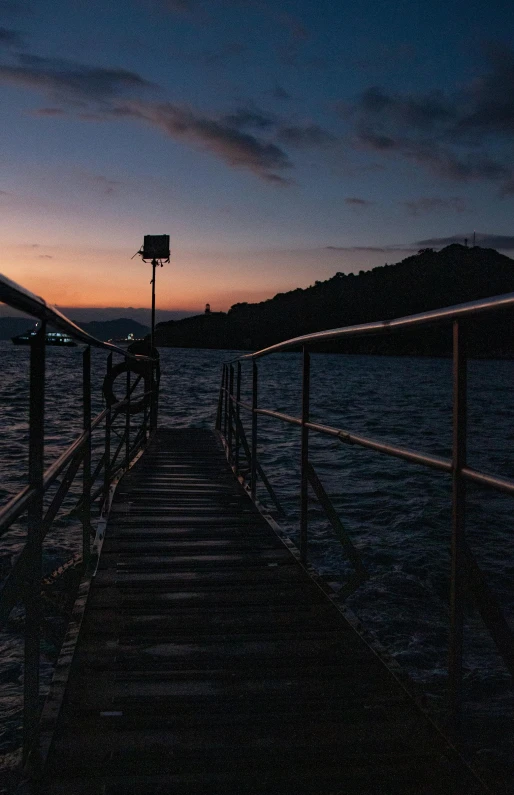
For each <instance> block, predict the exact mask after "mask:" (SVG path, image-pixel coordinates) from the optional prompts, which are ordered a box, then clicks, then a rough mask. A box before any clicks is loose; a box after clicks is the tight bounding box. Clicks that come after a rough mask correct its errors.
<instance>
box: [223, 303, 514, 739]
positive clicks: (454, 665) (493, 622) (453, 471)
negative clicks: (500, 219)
mask: <svg viewBox="0 0 514 795" xmlns="http://www.w3.org/2000/svg"><path fill="white" fill-rule="evenodd" d="M513 307H514V293H507V294H504V295H499V296H492V297H490V298H485V299H482V300H479V301H470V302H468V303H463V304H458V305H456V306H449V307H445V308H441V309H435V310H432V311H428V312H422V313H420V314H416V315H409V316H406V317H401V318H396V319H394V320H387V321H376V322H372V323H363V324H359V325H354V326H346V327H343V328H338V329H328V330H326V331H319V332H315V333H313V334H304V335H302V336H299V337H294V338H292V339H289V340H284V341H283V342H280V343H277V344H276V345H271V346H269V347H267V348H263V349H261V350H258V351H256V352H254V353H249V354H244V355H242V356H238V357H236V358H234V359H232V360H231V361H228V362H225V363H224V364H223V368H222V375H221V384H220V391H219V397H218V411H217V417H216V428H217V430H218V432H219V433H220V435H221V437H222V441H223V444H224V445H225V449H226V452H227V458H228V460H229V462H230V464H231V465H232V467H233V469H234V472H235V474H236V475H237V476H238V477H239V478H240V480H241V482H242V483H243V484H244V486H245V488H246V489H247V491H248V492H249V493H250V495H251V497H252V499H253V500H254V502H255V501H256V499H257V479H258V477H259V478H260V480H261V481H262V484H263V486H265V488H266V489H267V491H268V494H269V496H270V498H271V500H272V501H273V503H274V504H275V506H276V508H277V511H278V512H279V513H280V512H281V510H282V509H281V507H280V503H279V500H278V498H277V495H276V494H275V492H274V490H273V487H272V485H271V484H270V482H269V480H268V478H267V477H266V475H265V473H264V472H263V469H262V466H261V465H260V463H259V461H258V429H257V420H258V417H259V416H263V417H267V418H269V419H274V420H279V421H281V422H285V423H288V424H290V425H293V426H296V427H298V428H299V430H300V432H301V440H300V453H301V454H300V484H299V485H300V489H299V495H300V523H299V524H300V526H299V530H300V533H299V558H300V562H301V563H302V564H304V565H307V563H308V554H307V553H308V514H309V494H310V491H311V490H312V492H313V493H314V495H315V497H316V499H317V500H318V502H319V505H320V507H321V509H322V511H323V513H324V515H325V518H326V519H327V520H328V522H329V524H330V526H331V527H332V529H333V531H334V532H335V535H336V537H338V538H339V540H340V542H341V544H342V545H343V547H344V549H345V551H346V555H347V558H348V560H349V562H350V563H351V564H352V566H353V574H351V575H350V576H349V577H348V579H347V581H346V582H345V583H343V586H342V590H341V594H343V595H344V596H347V595H348V594H351V593H353V592H354V591H355V589H356V588H358V587H359V585H360V584H361V583H362V582H363V581H364V579H366V577H368V576H369V573H368V572H367V570H366V568H365V566H364V564H363V562H362V559H361V557H360V553H359V549H358V548H357V547H356V546H355V545H354V544H353V541H352V539H351V538H350V536H349V535H348V533H346V531H345V529H344V527H343V524H342V522H341V520H340V518H339V515H338V512H337V511H336V509H335V507H334V505H333V503H332V501H331V499H330V497H329V495H328V493H327V492H326V490H325V488H324V486H323V484H322V482H321V480H320V478H319V477H318V475H317V473H316V470H315V468H314V466H313V464H312V461H311V460H310V456H309V435H310V433H312V432H316V433H319V434H322V435H326V436H330V437H332V438H336V439H338V441H340V442H342V443H344V444H351V445H357V446H359V447H363V448H368V449H371V450H374V451H376V452H379V453H382V454H386V455H389V456H393V457H395V458H400V459H403V460H405V461H409V462H411V463H413V464H419V465H422V466H425V467H429V468H432V469H436V470H439V471H443V472H446V473H447V474H449V475H450V477H451V483H452V492H451V493H452V497H451V501H452V502H451V504H452V519H451V556H450V557H451V567H450V622H449V624H450V626H449V655H448V708H449V716H450V721H451V723H452V726H453V728H457V727H458V725H459V723H460V720H461V716H462V691H463V681H464V677H463V671H464V669H463V649H464V623H465V622H464V619H465V606H466V599H467V598H468V595H469V596H471V597H472V598H473V602H474V604H475V606H476V608H477V610H478V612H479V613H480V615H481V617H482V619H483V621H484V624H485V626H486V628H487V630H488V632H489V634H490V636H491V638H492V640H493V641H494V643H495V645H496V648H497V650H498V652H499V654H500V655H501V657H502V659H503V661H504V662H505V664H506V666H507V668H508V670H509V671H510V673H511V675H512V676H513V677H514V631H513V629H512V628H511V627H510V625H509V623H508V621H507V619H506V618H505V615H504V614H503V611H502V606H501V603H500V601H499V600H498V598H497V596H496V594H495V593H494V591H493V590H491V589H490V588H489V586H488V584H487V577H486V576H485V575H484V573H483V572H482V570H481V569H480V567H479V565H478V563H477V561H476V560H475V557H474V555H473V552H472V550H471V547H470V545H469V544H468V542H467V538H466V522H465V514H466V487H467V484H468V483H469V482H471V483H474V484H476V485H478V486H484V487H486V488H491V489H494V490H496V491H499V492H503V493H505V494H509V495H510V496H511V497H513V496H514V479H513V478H506V477H499V476H497V475H493V474H487V473H485V472H481V471H478V470H475V469H472V468H471V467H469V466H468V465H467V461H466V446H467V444H466V443H467V360H468V351H467V348H468V342H469V339H468V338H469V331H470V329H469V328H467V327H466V322H462V321H466V320H467V319H468V318H471V317H474V316H476V315H479V314H484V313H486V312H494V311H498V310H502V309H507V308H513ZM443 323H444V324H451V325H452V327H453V328H452V350H453V373H452V379H453V388H452V393H453V398H452V404H453V405H452V416H453V419H452V456H451V458H441V457H439V456H433V455H429V454H427V453H425V452H422V451H418V450H410V449H406V448H403V447H399V446H398V445H395V444H391V443H389V442H385V441H378V440H376V439H370V438H368V437H365V436H362V435H361V434H356V433H353V432H351V431H347V430H343V429H341V428H335V427H332V426H330V425H325V424H321V423H319V422H313V421H312V418H311V416H310V382H311V377H310V368H311V365H310V360H311V356H310V352H309V345H312V344H315V343H319V342H323V341H327V340H335V339H341V338H343V337H358V336H364V335H371V334H384V333H391V332H395V331H397V330H402V329H405V330H410V329H415V328H417V327H418V326H427V325H429V324H431V325H439V324H443ZM292 348H295V349H298V348H300V349H301V350H302V367H303V371H302V382H301V384H302V386H301V416H298V417H293V416H291V415H290V414H286V413H284V412H281V411H275V410H273V409H269V408H264V407H262V406H260V405H259V404H258V400H257V397H258V390H259V386H258V384H259V380H258V363H257V361H256V360H257V359H259V358H261V357H264V356H268V355H270V354H273V353H278V352H281V351H287V350H291V349H292ZM244 360H246V361H247V362H251V364H252V368H251V380H252V388H251V389H252V391H251V396H252V397H251V405H250V403H249V402H247V401H245V400H242V399H241V372H242V369H243V368H242V366H241V365H242V361H244ZM235 362H237V374H236V372H235V367H234V363H235ZM241 409H244V410H245V411H248V412H249V413H250V414H251V420H252V426H251V427H252V436H251V443H249V442H248V440H247V438H246V431H245V428H244V425H243V423H242V421H241V417H240V411H241ZM234 425H235V427H234ZM240 446H242V449H243V452H244V455H245V456H246V463H245V464H243V467H241V466H240V457H239V447H240ZM247 478H249V481H248V482H247Z"/></svg>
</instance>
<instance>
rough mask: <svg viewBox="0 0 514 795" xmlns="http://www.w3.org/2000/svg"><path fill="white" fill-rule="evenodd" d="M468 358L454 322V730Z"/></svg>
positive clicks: (458, 705)
mask: <svg viewBox="0 0 514 795" xmlns="http://www.w3.org/2000/svg"><path fill="white" fill-rule="evenodd" d="M466 383H467V359H466V347H465V338H464V329H463V327H462V323H461V322H459V321H458V320H456V321H454V323H453V451H452V542H451V586H450V587H451V590H450V648H449V660H448V689H449V708H450V720H451V722H452V726H453V728H454V729H457V728H458V726H459V723H460V717H461V709H462V653H463V636H464V597H465V585H466V581H465V579H466V560H465V503H466V482H465V480H464V478H463V477H462V469H463V467H465V466H466V430H467V406H466Z"/></svg>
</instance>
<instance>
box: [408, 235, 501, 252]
mask: <svg viewBox="0 0 514 795" xmlns="http://www.w3.org/2000/svg"><path fill="white" fill-rule="evenodd" d="M473 234H475V239H476V244H477V246H480V247H481V248H495V249H503V250H504V251H508V250H512V249H514V235H493V234H486V233H482V232H476V233H473V232H467V233H466V234H462V235H452V236H451V237H432V238H429V239H428V240H418V242H417V243H416V244H415V245H417V246H419V247H420V248H437V247H439V246H441V247H442V246H450V245H452V244H453V243H460V244H461V245H463V244H464V241H465V240H467V241H468V243H471V241H472V240H473Z"/></svg>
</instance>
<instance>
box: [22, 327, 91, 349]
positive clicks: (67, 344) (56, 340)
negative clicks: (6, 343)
mask: <svg viewBox="0 0 514 795" xmlns="http://www.w3.org/2000/svg"><path fill="white" fill-rule="evenodd" d="M36 334H37V326H36V328H33V329H30V331H25V332H24V333H23V334H18V336H16V337H11V340H12V342H13V343H14V344H15V345H30V341H31V340H32V338H33V337H35V336H36ZM45 345H55V346H57V347H59V348H76V347H77V343H76V342H74V341H73V339H72V338H71V337H70V336H69V334H63V333H62V332H61V331H47V333H46V334H45Z"/></svg>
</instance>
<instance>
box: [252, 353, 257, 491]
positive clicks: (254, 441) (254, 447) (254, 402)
mask: <svg viewBox="0 0 514 795" xmlns="http://www.w3.org/2000/svg"><path fill="white" fill-rule="evenodd" d="M257 398H258V371H257V362H256V361H255V359H252V462H251V480H250V488H251V495H252V500H255V498H256V496H257Z"/></svg>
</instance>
